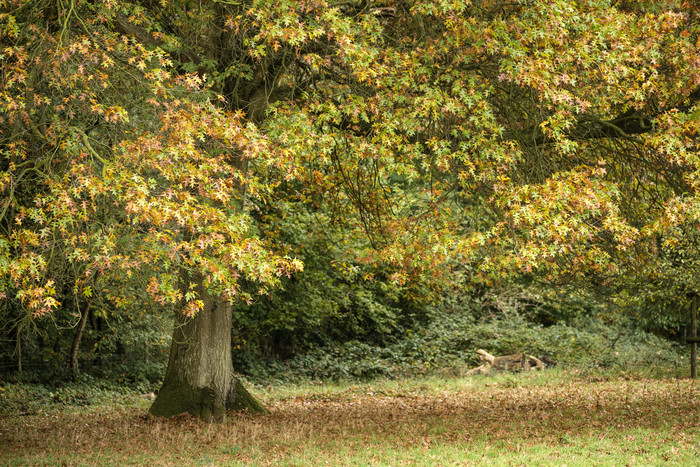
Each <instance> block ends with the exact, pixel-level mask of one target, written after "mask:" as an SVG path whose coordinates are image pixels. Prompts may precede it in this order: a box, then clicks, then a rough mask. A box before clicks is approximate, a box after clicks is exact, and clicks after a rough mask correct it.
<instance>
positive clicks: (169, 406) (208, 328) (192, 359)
mask: <svg viewBox="0 0 700 467" xmlns="http://www.w3.org/2000/svg"><path fill="white" fill-rule="evenodd" d="M200 298H201V299H202V301H203V302H204V308H203V309H202V310H201V311H200V312H199V313H198V314H197V315H196V316H195V317H194V318H187V317H186V316H184V315H182V314H181V313H177V316H176V317H175V329H174V331H173V342H172V344H171V347H170V360H169V361H168V369H167V372H166V374H165V381H164V382H163V387H162V388H161V390H160V391H159V392H158V396H157V397H156V400H155V401H154V402H153V405H152V406H151V409H150V412H151V413H152V414H154V415H158V416H162V417H172V416H175V415H178V414H181V413H185V412H189V413H191V414H192V415H195V416H197V417H201V418H203V419H205V420H211V419H216V420H221V419H223V418H224V417H225V416H226V410H248V411H249V412H252V413H261V412H263V413H266V412H267V409H265V407H263V406H262V405H261V404H260V403H259V402H258V401H257V400H255V398H253V396H251V395H250V393H249V392H248V391H247V390H246V389H245V388H244V387H243V385H242V384H241V382H240V381H239V380H238V379H237V378H236V377H235V376H234V374H233V364H232V362H231V306H230V305H228V304H225V303H219V302H218V301H217V300H216V299H214V298H213V297H211V296H209V295H208V294H206V293H205V292H204V291H202V290H201V289H200Z"/></svg>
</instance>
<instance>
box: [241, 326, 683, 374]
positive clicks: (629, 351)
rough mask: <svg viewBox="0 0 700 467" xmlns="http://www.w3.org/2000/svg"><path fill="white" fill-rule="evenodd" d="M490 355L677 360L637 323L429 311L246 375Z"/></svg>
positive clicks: (409, 367)
mask: <svg viewBox="0 0 700 467" xmlns="http://www.w3.org/2000/svg"><path fill="white" fill-rule="evenodd" d="M481 348H483V349H485V350H487V351H488V352H490V353H492V354H494V355H507V354H513V353H518V352H525V353H528V354H530V355H534V356H541V355H547V356H548V357H550V358H552V359H554V360H556V361H557V362H558V363H559V365H561V366H564V367H568V368H588V369H591V370H595V369H597V370H606V371H618V372H623V371H630V370H631V371H637V370H639V371H640V372H643V373H645V374H650V373H657V374H658V373H659V372H661V370H665V369H667V368H669V367H673V366H677V365H678V364H679V362H680V360H681V357H680V356H679V353H678V348H677V347H674V345H673V344H671V343H670V342H668V341H666V340H663V339H660V338H658V337H656V336H654V335H651V334H648V333H645V332H643V331H639V330H629V331H624V332H620V331H619V330H616V329H613V328H611V327H609V326H607V325H606V324H605V323H604V322H602V321H601V320H599V319H596V318H591V317H582V318H580V319H575V320H573V321H572V323H571V325H568V324H564V323H561V322H560V323H557V324H554V325H551V326H548V327H542V326H540V325H537V324H533V323H531V322H529V321H527V320H526V319H525V318H520V317H513V318H511V319H503V318H499V319H490V320H482V321H476V319H475V318H474V317H473V316H472V315H471V314H470V313H462V314H443V315H437V316H436V317H435V319H434V320H433V322H432V323H431V324H430V325H429V326H425V327H421V328H420V329H418V330H413V331H410V332H407V333H406V334H405V336H403V337H402V338H400V339H398V340H396V341H395V342H393V343H391V344H390V345H386V346H378V345H371V344H368V343H365V342H359V341H350V342H346V343H342V344H336V345H333V346H322V347H318V348H315V349H313V350H311V351H309V352H306V353H304V354H302V355H298V356H296V357H294V358H292V359H290V360H288V361H286V362H275V363H273V364H272V365H270V366H268V367H267V368H262V367H258V369H259V371H258V372H256V373H255V374H249V375H248V376H249V377H251V378H252V379H254V380H259V381H260V380H269V379H284V380H305V379H312V380H326V379H331V380H338V379H369V378H375V377H386V378H399V377H403V376H415V375H425V374H430V373H433V372H437V371H445V370H446V369H452V370H454V372H455V373H457V374H461V373H463V372H464V370H465V369H466V368H470V367H475V366H477V365H478V364H479V361H478V357H477V355H476V350H478V349H481Z"/></svg>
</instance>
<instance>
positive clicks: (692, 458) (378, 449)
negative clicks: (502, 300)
mask: <svg viewBox="0 0 700 467" xmlns="http://www.w3.org/2000/svg"><path fill="white" fill-rule="evenodd" d="M19 392H21V391H19ZM254 392H255V394H256V396H258V397H259V398H260V399H262V400H263V401H264V402H265V404H266V405H267V407H268V408H269V409H270V414H268V415H261V416H250V415H246V414H241V413H230V414H229V416H228V417H227V419H226V420H225V421H223V422H219V423H207V422H202V421H200V420H199V419H195V418H193V417H190V416H179V417H175V418H172V419H160V418H155V417H152V416H150V415H148V414H147V408H148V404H149V401H148V400H147V399H145V398H143V397H141V396H139V395H136V394H119V393H112V395H110V393H108V392H104V393H101V395H100V396H99V397H96V396H93V397H92V399H90V401H88V402H86V401H87V400H83V404H82V405H80V404H65V403H61V404H53V405H51V404H43V405H38V406H35V407H39V408H38V409H35V410H32V411H30V412H27V413H17V412H15V413H12V412H11V411H7V410H6V411H5V413H4V414H3V415H2V418H0V422H1V423H0V462H2V463H3V464H6V465H26V464H39V465H108V464H111V465H114V464H120V465H275V466H277V465H298V466H302V465H304V466H308V465H353V466H354V465H392V466H396V465H426V466H427V465H430V466H433V465H527V466H531V465H562V466H563V465H568V466H572V465H616V466H617V465H697V459H698V456H699V455H700V420H699V419H698V407H699V406H700V387H699V386H698V384H697V382H696V381H693V380H689V379H681V378H671V377H667V378H661V379H651V378H641V377H634V376H631V375H615V376H609V377H605V376H592V375H591V374H588V373H583V372H580V371H574V370H569V371H567V370H557V369H553V370H548V371H545V372H541V373H527V374H519V375H511V374H501V375H491V376H479V377H471V378H465V377H440V378H438V377H432V378H427V379H412V380H380V381H373V382H367V383H323V384H322V383H313V384H312V383H308V384H301V385H276V386H268V387H264V388H263V387H258V388H257V389H256V390H254ZM10 393H12V394H10ZM17 394H18V389H17V388H14V389H13V388H9V389H8V388H7V387H5V389H4V390H3V391H0V398H2V397H4V398H5V399H6V402H7V400H8V399H9V398H11V397H17ZM20 395H21V394H20ZM76 400H79V398H78V399H75V398H74V401H76ZM4 407H6V408H7V407H11V404H5V405H4Z"/></svg>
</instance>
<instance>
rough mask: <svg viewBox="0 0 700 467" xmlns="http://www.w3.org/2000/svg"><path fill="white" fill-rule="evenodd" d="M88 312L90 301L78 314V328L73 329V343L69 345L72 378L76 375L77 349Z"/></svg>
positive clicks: (78, 349)
mask: <svg viewBox="0 0 700 467" xmlns="http://www.w3.org/2000/svg"><path fill="white" fill-rule="evenodd" d="M76 303H77V302H76ZM89 314H90V302H88V304H87V305H86V306H85V310H84V311H83V314H82V315H81V316H80V321H79V322H78V328H77V329H76V330H75V335H74V336H73V344H72V345H71V347H70V369H71V371H72V372H73V378H77V377H78V351H80V340H81V339H82V338H83V332H84V331H85V324H86V323H87V320H88V315H89Z"/></svg>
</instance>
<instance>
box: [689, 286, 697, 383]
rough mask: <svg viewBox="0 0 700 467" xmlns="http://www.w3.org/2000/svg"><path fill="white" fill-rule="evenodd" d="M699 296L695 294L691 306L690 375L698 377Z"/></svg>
mask: <svg viewBox="0 0 700 467" xmlns="http://www.w3.org/2000/svg"><path fill="white" fill-rule="evenodd" d="M697 320H698V296H697V295H693V302H692V304H691V306H690V339H688V340H689V341H690V377H691V378H693V379H697V377H698V321H697Z"/></svg>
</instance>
